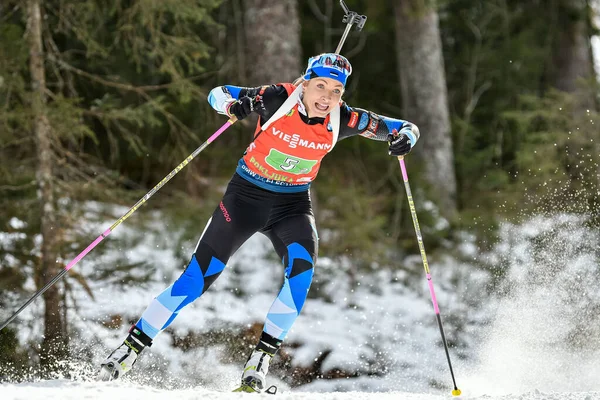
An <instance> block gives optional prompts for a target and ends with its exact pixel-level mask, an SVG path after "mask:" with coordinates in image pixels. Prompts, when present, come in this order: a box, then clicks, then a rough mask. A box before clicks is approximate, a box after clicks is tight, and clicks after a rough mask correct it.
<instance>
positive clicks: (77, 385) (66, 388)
mask: <svg viewBox="0 0 600 400" xmlns="http://www.w3.org/2000/svg"><path fill="white" fill-rule="evenodd" d="M0 392H1V394H2V399H3V400H47V399H61V400H86V399H90V400H92V399H93V400H104V399H106V400H119V399H123V400H131V399H145V400H154V399H156V400H164V399H165V398H176V399H178V400H227V399H232V400H233V399H236V400H238V399H243V398H250V399H252V398H258V397H260V398H271V395H269V394H262V395H256V394H248V393H230V392H218V391H212V390H206V389H203V388H200V387H197V388H188V389H179V390H163V389H156V388H152V387H148V386H140V385H134V384H128V383H123V382H113V383H106V382H75V381H69V380H55V381H42V382H35V383H23V384H2V385H0ZM273 398H275V399H279V400H309V399H310V400H320V399H323V400H388V399H389V400H397V399H402V400H447V399H451V398H457V399H473V400H595V399H600V393H598V392H587V393H585V392H580V393H552V392H539V391H531V392H526V393H522V394H518V395H503V396H488V395H484V396H469V395H468V394H463V395H461V396H460V397H452V396H451V395H450V394H447V395H431V394H418V393H406V392H386V393H365V392H346V393H320V394H319V393H302V392H279V393H277V395H276V396H275V397H273Z"/></svg>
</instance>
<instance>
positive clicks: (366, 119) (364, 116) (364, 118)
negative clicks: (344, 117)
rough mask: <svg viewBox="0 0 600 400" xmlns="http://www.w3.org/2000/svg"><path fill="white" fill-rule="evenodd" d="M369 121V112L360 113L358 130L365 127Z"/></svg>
mask: <svg viewBox="0 0 600 400" xmlns="http://www.w3.org/2000/svg"><path fill="white" fill-rule="evenodd" d="M368 123H369V114H368V113H362V115H361V116H360V123H359V124H358V129H359V130H361V131H362V130H363V129H365V128H366V127H367V124H368Z"/></svg>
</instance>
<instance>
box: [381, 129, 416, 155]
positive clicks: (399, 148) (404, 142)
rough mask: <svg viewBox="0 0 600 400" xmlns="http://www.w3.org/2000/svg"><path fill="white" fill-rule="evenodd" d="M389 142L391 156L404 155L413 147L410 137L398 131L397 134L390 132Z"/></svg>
mask: <svg viewBox="0 0 600 400" xmlns="http://www.w3.org/2000/svg"><path fill="white" fill-rule="evenodd" d="M387 139H388V143H389V144H390V147H389V149H388V154H389V155H390V156H394V157H399V156H404V155H406V154H408V153H409V152H410V149H411V148H412V144H411V143H410V138H409V137H408V135H406V134H405V133H399V134H398V133H397V134H395V135H393V134H391V133H390V134H389V135H388V137H387Z"/></svg>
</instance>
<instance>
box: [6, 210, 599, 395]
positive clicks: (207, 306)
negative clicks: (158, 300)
mask: <svg viewBox="0 0 600 400" xmlns="http://www.w3.org/2000/svg"><path fill="white" fill-rule="evenodd" d="M119 211H122V210H115V213H116V214H118V213H119ZM147 219H148V221H149V222H148V223H147V224H146V225H145V226H144V228H143V229H142V230H141V231H140V229H139V228H134V227H132V226H122V227H120V228H119V230H118V231H116V232H115V233H114V234H113V235H111V236H110V238H109V239H108V240H110V241H111V242H110V243H108V244H107V243H103V244H102V246H108V247H107V248H106V249H105V250H106V251H99V252H96V253H95V254H93V255H92V254H90V255H89V256H88V257H87V258H86V259H84V261H82V262H81V263H80V264H78V265H77V267H76V268H77V269H78V271H80V272H81V273H82V274H83V275H84V276H88V277H97V276H99V275H101V273H102V272H103V271H112V270H113V269H118V268H120V267H121V266H123V265H124V264H126V263H130V264H131V263H136V262H143V263H144V264H140V265H138V266H134V267H133V269H132V271H133V273H134V275H135V274H149V275H150V277H151V279H150V281H149V282H148V283H144V284H139V283H125V282H124V281H122V279H121V278H119V277H118V276H116V275H115V276H112V275H110V274H109V276H108V278H107V279H105V280H93V281H92V280H91V281H90V285H91V287H92V291H93V293H94V299H91V298H90V297H89V296H88V295H87V294H86V292H85V291H84V290H83V289H82V288H80V287H78V286H75V287H76V288H77V289H76V290H75V292H74V299H73V300H75V301H76V302H77V304H78V310H77V311H74V310H73V311H70V314H69V316H70V320H71V323H72V325H73V326H74V328H75V331H74V333H76V339H75V341H76V342H79V343H82V344H83V346H84V347H85V348H86V351H87V353H86V354H84V355H82V357H81V360H79V361H74V362H81V363H84V364H85V365H84V369H86V368H87V369H88V373H82V374H81V375H80V376H79V377H76V378H75V381H68V380H57V381H46V382H34V383H22V384H6V383H5V384H2V385H0V400H4V399H7V400H11V399H33V400H36V399H41V398H42V397H43V398H44V400H46V399H49V398H50V399H52V398H57V399H78V400H79V399H88V398H89V399H104V398H107V399H118V398H127V399H130V398H132V397H143V398H146V399H153V398H159V397H160V398H161V399H162V398H164V397H165V396H169V395H171V396H173V397H177V398H178V399H179V400H187V399H200V398H201V399H209V400H210V399H228V398H236V399H237V398H240V397H239V396H245V394H232V393H229V392H230V390H231V389H232V388H233V387H235V385H236V383H237V382H238V380H239V376H240V373H241V364H242V363H243V361H242V362H241V363H240V365H237V364H231V363H226V362H223V361H222V360H223V356H224V352H225V349H224V348H223V347H222V346H219V345H213V346H206V347H201V348H192V349H188V350H186V351H183V350H181V349H180V348H176V347H174V346H173V343H172V338H173V336H185V335H186V334H189V333H194V334H204V333H207V332H210V331H212V332H214V331H215V330H218V329H233V328H235V329H240V327H243V326H247V325H250V324H252V323H256V322H261V321H263V320H264V317H265V315H266V312H267V310H268V308H269V306H270V304H271V302H272V301H273V299H274V297H275V295H276V293H277V291H278V289H279V287H280V285H281V280H282V273H283V271H282V267H281V265H280V263H279V261H278V260H276V259H275V258H274V257H273V256H272V254H271V253H270V243H269V242H268V240H266V239H265V238H264V237H262V236H261V235H256V236H255V237H253V238H252V239H251V240H250V241H248V242H247V243H246V245H244V246H243V247H242V248H241V249H240V250H239V251H238V253H237V254H236V255H235V256H234V258H233V259H232V260H231V261H230V263H229V265H228V267H227V269H226V270H225V271H224V273H223V275H222V276H221V277H220V278H219V279H218V280H217V281H216V283H215V284H214V285H213V287H211V289H210V290H209V291H208V292H207V293H206V294H205V295H204V296H203V297H202V298H201V299H199V300H198V301H196V302H195V303H194V304H192V305H190V306H189V307H188V308H186V309H185V310H184V311H183V312H182V313H181V314H180V315H179V317H178V318H177V319H176V320H175V322H174V324H173V325H172V329H171V330H170V333H165V334H163V335H160V336H159V337H158V338H157V340H156V341H155V344H154V345H153V347H152V349H151V351H149V352H145V353H144V354H143V355H142V357H141V358H140V361H139V363H137V364H136V368H135V369H134V371H132V373H131V374H130V375H129V377H128V378H126V379H125V380H124V381H121V382H117V383H112V384H110V385H108V384H105V383H94V382H89V380H90V377H91V376H92V375H93V374H90V373H89V369H90V368H91V369H94V368H95V367H96V366H97V365H98V363H99V361H100V360H101V359H102V358H103V357H104V356H106V354H107V352H108V351H110V350H111V349H112V348H114V347H115V346H117V345H118V344H119V343H120V342H121V341H122V339H123V337H124V336H125V332H126V330H127V328H128V323H127V320H135V319H136V318H137V317H138V316H139V314H140V313H141V312H142V311H143V309H144V307H145V306H146V305H147V304H148V302H149V301H150V300H151V299H152V298H153V297H154V296H156V295H157V294H158V293H159V292H160V291H161V290H162V289H164V288H165V287H166V286H168V285H169V284H170V283H171V282H172V281H173V280H174V279H176V277H177V276H178V275H179V273H180V271H181V270H182V269H183V268H184V264H185V261H182V259H181V256H180V254H181V253H183V254H189V253H191V251H192V250H193V248H194V245H195V243H183V244H181V243H180V241H179V239H180V238H179V237H178V235H177V233H175V232H169V234H168V235H166V234H165V231H164V221H163V220H162V218H161V216H160V215H158V214H157V215H156V216H155V217H154V218H147ZM106 224H107V223H106V221H97V222H93V218H90V222H89V223H88V224H87V228H88V229H89V230H90V233H89V236H90V238H93V237H96V236H97V234H98V232H102V231H103V230H104V229H105V228H106ZM585 225H586V224H585V219H583V218H582V217H577V216H573V215H557V216H552V217H533V218H531V219H529V220H527V221H525V222H524V223H522V224H520V225H513V224H508V223H507V224H503V225H502V228H501V230H500V237H499V240H498V242H497V243H496V244H495V246H494V248H493V249H492V250H490V251H489V252H488V253H485V254H480V252H479V251H478V249H477V247H476V246H475V244H474V238H473V237H470V236H469V235H466V234H465V242H464V243H463V244H462V245H460V246H459V247H460V249H462V252H463V254H464V255H465V256H468V257H469V258H471V259H472V261H469V262H459V261H457V260H454V259H452V258H449V257H448V258H446V259H434V260H432V261H431V271H432V275H433V282H434V285H435V288H436V293H437V296H438V302H439V304H440V308H441V312H442V319H443V320H444V328H445V331H446V335H447V337H448V339H449V341H450V343H451V349H450V354H451V357H452V362H453V366H454V372H455V374H456V379H457V383H458V385H459V387H460V388H461V389H462V390H463V392H464V394H463V396H462V398H469V399H481V400H483V399H485V400H496V399H502V400H508V399H520V400H541V399H561V400H575V399H582V400H583V399H586V400H593V399H599V400H600V394H599V392H598V391H600V383H599V381H598V379H597V377H598V376H600V352H599V351H598V349H599V348H600V347H599V346H598V345H597V343H599V341H600V329H599V328H598V326H600V324H599V323H598V322H599V321H598V315H597V314H596V311H595V310H599V309H600V291H598V290H597V282H598V281H600V270H599V269H598V265H599V262H598V257H600V255H599V253H598V248H599V247H598V243H600V238H599V235H598V232H595V231H593V230H592V229H590V228H587V227H586V226H585ZM201 230H202V227H199V232H200V231H201ZM5 239H6V238H5ZM79 250H80V249H74V250H73V251H74V253H76V252H77V251H79ZM347 261H348V260H346V261H345V262H347ZM401 265H402V266H403V267H404V268H403V269H401V270H399V269H398V270H394V269H389V268H381V269H379V270H377V271H375V272H373V273H371V274H367V275H365V276H358V277H356V278H357V280H358V282H355V281H352V280H350V279H349V274H347V272H346V269H345V268H346V267H347V266H346V265H345V264H344V261H342V262H340V261H334V260H331V259H327V258H321V259H320V260H319V263H318V266H317V269H316V274H315V281H314V284H313V288H312V290H311V297H310V298H309V300H308V301H307V303H306V305H305V308H304V310H303V312H302V315H301V316H300V318H299V319H298V321H297V323H296V325H295V326H294V329H293V330H292V331H291V332H290V335H289V336H288V339H287V340H286V348H285V349H286V351H288V352H290V353H291V354H292V355H293V361H292V363H293V366H304V367H306V366H308V365H310V364H311V363H312V361H313V360H314V358H315V357H318V356H319V355H320V354H321V353H322V352H324V351H331V353H330V355H329V356H328V357H327V358H326V359H325V361H324V363H323V366H322V370H321V371H322V372H324V371H326V370H330V369H333V368H342V369H344V370H347V371H359V372H361V374H360V376H358V377H353V378H349V379H328V380H327V379H318V380H315V381H313V382H311V383H310V384H307V385H303V386H301V387H299V388H295V389H293V391H291V390H290V388H289V386H288V385H287V383H286V380H285V379H284V380H283V381H282V380H281V379H279V378H285V374H286V371H285V370H276V369H273V370H272V371H271V374H270V379H271V381H270V383H272V384H277V385H278V386H279V387H280V388H281V390H283V394H281V395H279V396H278V397H279V398H282V399H283V398H289V399H307V398H311V399H317V400H318V399H353V400H357V399H388V398H389V399H392V398H394V399H408V400H411V399H415V400H416V399H450V398H452V396H451V395H450V390H451V387H450V383H451V380H450V374H449V371H448V366H447V362H446V359H445V356H444V352H443V347H441V345H440V340H439V331H438V328H437V324H436V321H435V317H434V314H433V310H432V307H431V302H430V297H429V292H428V288H427V284H426V281H425V279H424V277H423V271H422V266H421V265H420V257H419V256H410V257H408V258H407V259H405V260H402V262H401ZM483 266H487V267H493V269H492V270H493V271H494V274H495V275H496V276H495V279H496V280H498V281H499V282H500V283H499V284H498V285H497V286H496V287H495V288H496V289H497V291H496V292H490V291H489V290H490V288H491V286H490V285H491V280H492V277H491V274H490V273H489V272H487V271H486V269H485V268H482V267H483ZM41 312H42V309H41V303H40V302H35V303H34V304H33V305H32V306H31V307H30V308H28V309H27V310H26V311H25V312H24V313H23V315H22V316H20V317H19V320H18V321H19V323H20V324H21V326H20V339H21V340H22V341H23V343H27V342H28V341H29V340H34V341H35V340H36V339H39V338H40V337H41V331H40V326H39V324H38V323H37V322H38V321H39V316H40V315H41ZM114 315H121V316H123V322H122V323H121V324H120V325H119V326H118V327H117V328H116V329H115V328H112V329H110V328H107V327H106V326H105V325H104V324H103V323H102V322H106V321H108V320H110V319H111V318H112V317H113V316H114ZM25 327H29V328H25ZM291 344H294V346H291ZM249 350H250V349H248V351H249ZM373 360H376V361H377V362H379V363H380V365H377V363H375V364H374V363H373ZM142 385H143V386H142ZM169 397H170V396H169Z"/></svg>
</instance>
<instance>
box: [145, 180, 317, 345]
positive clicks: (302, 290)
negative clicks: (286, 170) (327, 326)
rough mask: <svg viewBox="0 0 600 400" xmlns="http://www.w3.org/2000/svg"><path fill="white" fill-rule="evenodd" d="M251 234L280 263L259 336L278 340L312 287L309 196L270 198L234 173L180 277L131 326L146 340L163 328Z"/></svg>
mask: <svg viewBox="0 0 600 400" xmlns="http://www.w3.org/2000/svg"><path fill="white" fill-rule="evenodd" d="M256 232H261V233H263V234H265V235H266V236H267V237H268V238H269V239H271V242H272V243H273V246H274V247H275V251H276V252H277V254H278V255H279V257H280V258H281V259H282V260H283V264H284V267H285V279H284V283H283V287H282V288H281V291H280V292H279V295H278V296H277V298H276V299H275V301H274V302H273V304H272V306H271V309H270V310H269V313H268V315H267V319H266V321H265V325H264V328H263V331H264V332H265V333H267V334H268V335H270V336H272V337H273V338H276V339H278V340H283V339H284V338H285V336H286V335H287V333H288V331H289V330H290V328H291V327H292V325H293V324H294V322H295V321H296V318H297V317H298V315H299V314H300V311H301V310H302V307H303V305H304V302H305V300H306V296H307V295H308V290H309V288H310V284H311V282H312V277H313V271H314V269H313V267H314V265H315V262H316V258H317V252H318V237H317V232H316V228H315V223H314V217H313V213H312V208H311V202H310V196H309V193H308V191H305V192H300V193H275V192H271V191H268V190H265V189H262V188H259V187H258V186H256V185H254V184H252V183H250V182H248V181H246V180H245V179H243V178H241V177H240V176H239V175H237V174H235V175H234V176H233V178H232V179H231V181H230V183H229V185H228V187H227V191H226V192H225V195H224V196H223V200H222V201H221V203H220V204H219V206H218V207H217V208H216V209H215V211H214V213H213V215H212V218H211V219H210V221H209V222H208V224H207V226H206V228H205V230H204V232H203V234H202V237H201V238H200V241H199V243H198V246H197V247H196V251H195V252H194V254H193V255H192V258H191V260H190V262H189V264H188V266H187V268H186V269H185V271H184V272H183V274H182V275H181V276H180V277H179V278H178V279H177V280H176V281H175V282H174V283H173V284H172V285H171V286H169V287H168V288H166V289H165V290H164V291H163V292H162V293H161V294H159V295H158V296H157V297H156V298H155V299H154V300H153V301H152V302H151V303H150V305H149V306H148V308H146V310H145V311H144V313H143V314H142V316H141V318H140V319H139V321H138V322H137V323H136V327H137V328H138V329H140V330H142V331H143V332H144V333H145V334H146V335H148V336H149V337H150V338H152V339H154V337H155V336H156V335H157V334H158V333H159V332H161V331H162V330H164V329H166V328H167V327H168V326H169V325H170V324H171V322H173V320H174V319H175V317H176V316H177V315H178V313H179V311H180V310H182V309H183V308H184V307H185V306H186V305H188V304H190V303H191V302H193V301H194V300H196V299H197V298H198V297H200V296H201V295H202V294H203V293H204V292H205V291H206V290H207V289H208V288H209V286H210V285H211V284H212V283H213V282H214V281H215V280H216V279H217V278H218V276H219V275H220V274H221V272H222V271H223V269H224V268H225V265H226V264H227V261H228V260H229V258H230V257H231V255H233V253H235V251H236V250H237V249H238V248H239V247H240V246H241V245H242V244H243V243H244V242H245V241H246V240H247V239H248V238H250V236H252V235H253V234H254V233H256Z"/></svg>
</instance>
